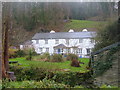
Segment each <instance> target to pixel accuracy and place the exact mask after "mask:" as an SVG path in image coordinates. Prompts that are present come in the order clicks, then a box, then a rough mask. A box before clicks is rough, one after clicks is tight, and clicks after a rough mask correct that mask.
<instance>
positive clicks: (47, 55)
mask: <svg viewBox="0 0 120 90" xmlns="http://www.w3.org/2000/svg"><path fill="white" fill-rule="evenodd" d="M41 58H42V59H46V61H50V54H49V53H44V54H43V55H41Z"/></svg>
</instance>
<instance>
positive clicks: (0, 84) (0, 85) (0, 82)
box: [0, 80, 2, 90]
mask: <svg viewBox="0 0 120 90" xmlns="http://www.w3.org/2000/svg"><path fill="white" fill-rule="evenodd" d="M1 89H2V80H0V90H1Z"/></svg>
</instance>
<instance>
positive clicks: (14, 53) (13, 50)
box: [8, 48, 17, 58]
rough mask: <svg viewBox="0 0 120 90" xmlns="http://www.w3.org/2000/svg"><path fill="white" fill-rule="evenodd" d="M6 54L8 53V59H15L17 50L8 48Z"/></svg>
mask: <svg viewBox="0 0 120 90" xmlns="http://www.w3.org/2000/svg"><path fill="white" fill-rule="evenodd" d="M8 52H9V58H16V57H17V55H16V52H17V49H12V48H9V50H8Z"/></svg>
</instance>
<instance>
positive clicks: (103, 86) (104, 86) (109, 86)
mask: <svg viewBox="0 0 120 90" xmlns="http://www.w3.org/2000/svg"><path fill="white" fill-rule="evenodd" d="M100 88H116V89H117V88H118V87H117V86H111V85H105V84H103V85H101V86H100Z"/></svg>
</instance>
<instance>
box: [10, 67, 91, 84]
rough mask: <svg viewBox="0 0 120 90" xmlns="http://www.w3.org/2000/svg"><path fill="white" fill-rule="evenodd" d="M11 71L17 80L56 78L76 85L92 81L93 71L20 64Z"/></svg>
mask: <svg viewBox="0 0 120 90" xmlns="http://www.w3.org/2000/svg"><path fill="white" fill-rule="evenodd" d="M10 70H11V71H13V72H15V76H16V79H17V81H24V80H35V81H40V80H43V79H44V78H47V79H49V80H54V81H55V82H58V83H63V84H65V85H70V86H75V85H82V84H86V83H88V82H91V81H90V80H89V79H92V78H91V73H89V72H87V73H80V72H53V71H49V70H46V69H43V68H33V67H31V68H25V67H20V66H12V67H11V68H10Z"/></svg>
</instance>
